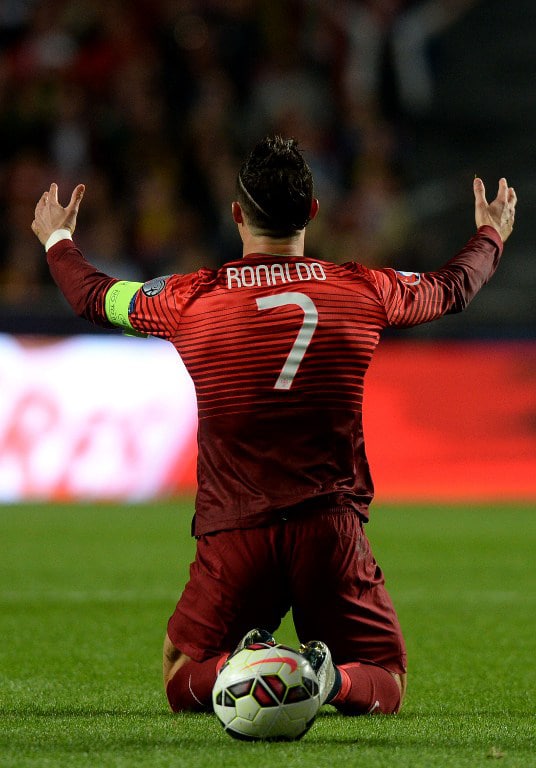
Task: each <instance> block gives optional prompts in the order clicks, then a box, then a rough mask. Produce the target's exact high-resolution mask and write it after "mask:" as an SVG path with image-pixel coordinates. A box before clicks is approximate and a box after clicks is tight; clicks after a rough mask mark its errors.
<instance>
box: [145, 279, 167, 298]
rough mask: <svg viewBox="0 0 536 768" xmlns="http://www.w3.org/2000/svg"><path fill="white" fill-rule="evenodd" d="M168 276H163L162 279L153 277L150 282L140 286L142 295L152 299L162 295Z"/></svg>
mask: <svg viewBox="0 0 536 768" xmlns="http://www.w3.org/2000/svg"><path fill="white" fill-rule="evenodd" d="M169 277H170V275H164V277H154V278H153V279H152V280H148V281H147V282H146V283H144V284H143V286H142V289H141V290H142V293H143V294H145V296H148V297H149V298H150V299H152V298H153V297H154V296H158V294H159V293H162V291H163V290H164V288H165V287H166V283H167V281H168V278H169Z"/></svg>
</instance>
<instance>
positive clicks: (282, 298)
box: [257, 292, 318, 389]
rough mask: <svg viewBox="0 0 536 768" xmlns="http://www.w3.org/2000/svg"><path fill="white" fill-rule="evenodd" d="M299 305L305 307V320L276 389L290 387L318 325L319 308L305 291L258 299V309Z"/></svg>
mask: <svg viewBox="0 0 536 768" xmlns="http://www.w3.org/2000/svg"><path fill="white" fill-rule="evenodd" d="M289 304H290V305H297V306H298V307H300V308H301V309H303V322H302V325H301V328H300V330H299V331H298V335H297V336H296V338H295V340H294V344H293V345H292V348H291V350H290V352H289V353H288V357H287V359H286V361H285V364H284V365H283V367H282V369H281V373H280V374H279V378H278V379H277V381H276V383H275V384H274V389H290V388H291V386H292V382H293V381H294V377H295V376H296V373H297V372H298V368H299V367H300V363H301V361H302V360H303V358H304V355H305V353H306V352H307V347H308V346H309V344H310V342H311V339H312V338H313V334H314V332H315V329H316V326H317V325H318V310H317V308H316V305H315V303H314V301H313V300H312V299H311V298H309V296H306V295H305V293H297V292H296V293H294V292H287V293H275V294H272V295H271V296H263V297H262V298H260V299H257V307H258V309H273V308H274V307H286V306H288V305H289Z"/></svg>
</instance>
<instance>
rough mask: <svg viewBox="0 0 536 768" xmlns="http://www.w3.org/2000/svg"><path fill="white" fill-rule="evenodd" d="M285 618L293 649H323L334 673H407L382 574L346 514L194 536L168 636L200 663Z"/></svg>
mask: <svg viewBox="0 0 536 768" xmlns="http://www.w3.org/2000/svg"><path fill="white" fill-rule="evenodd" d="M289 609H292V616H293V620H294V626H295V629H296V634H297V636H298V639H299V640H300V642H307V641H308V640H322V641H323V642H325V643H327V645H328V646H329V648H330V650H331V653H332V656H333V660H334V662H335V663H336V664H345V663H350V662H355V661H361V662H368V663H374V664H378V665H380V666H382V667H384V668H385V669H388V670H389V671H390V672H397V673H403V672H405V671H406V649H405V645H404V639H403V637H402V632H401V629H400V625H399V622H398V618H397V615H396V612H395V610H394V607H393V604H392V602H391V599H390V597H389V595H388V594H387V591H386V589H385V586H384V578H383V574H382V571H381V569H380V567H379V566H378V565H377V563H376V561H375V560H374V557H373V555H372V552H371V550H370V545H369V542H368V539H367V537H366V535H365V533H364V531H363V527H362V523H361V521H360V519H359V518H358V516H357V515H356V514H355V512H354V511H350V510H349V511H344V512H336V513H332V512H317V513H314V514H303V513H302V514H300V515H297V516H296V517H290V518H289V519H288V520H287V521H283V520H281V521H280V522H277V523H274V524H272V525H268V526H265V527H261V528H246V529H234V530H229V531H220V532H218V533H213V534H207V535H204V536H201V537H200V538H199V539H198V541H197V551H196V557H195V560H194V562H193V563H192V565H191V566H190V579H189V581H188V583H187V584H186V587H185V588H184V592H183V594H182V595H181V598H180V600H179V602H178V603H177V607H176V609H175V612H174V613H173V615H172V616H171V618H170V620H169V623H168V635H169V638H170V640H171V642H172V643H173V644H174V645H175V646H176V647H177V648H178V649H180V650H181V651H182V652H183V653H185V654H187V655H188V656H190V657H191V658H192V659H193V660H194V661H199V662H200V661H204V660H205V659H207V658H209V657H211V656H214V655H220V654H221V653H224V652H230V651H232V650H234V648H235V647H236V645H237V643H238V641H239V640H240V638H241V637H242V636H243V635H244V634H245V633H246V632H248V631H249V630H250V629H252V628H253V627H262V628H263V629H267V630H269V631H270V632H275V630H276V629H277V628H278V626H279V624H280V622H281V619H282V618H283V616H285V614H286V613H287V612H288V610H289Z"/></svg>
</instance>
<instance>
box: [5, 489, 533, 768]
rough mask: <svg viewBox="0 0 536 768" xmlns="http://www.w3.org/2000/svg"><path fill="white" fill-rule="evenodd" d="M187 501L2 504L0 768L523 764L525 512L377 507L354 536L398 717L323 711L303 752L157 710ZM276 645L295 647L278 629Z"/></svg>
mask: <svg viewBox="0 0 536 768" xmlns="http://www.w3.org/2000/svg"><path fill="white" fill-rule="evenodd" d="M190 515H191V503H189V502H188V503H187V502H182V503H179V502H173V503H161V504H153V505H149V504H147V505H139V506H130V507H129V506H114V505H82V506H33V505H32V506H30V505H28V506H7V507H0V542H1V557H0V574H1V579H0V603H1V618H0V637H1V643H0V686H1V688H0V696H1V701H0V714H1V717H0V766H2V768H8V767H11V766H12V767H13V768H24V767H25V766H53V767H54V768H63V767H64V766H65V767H66V768H67V767H70V766H73V767H74V766H76V768H85V767H86V766H87V767H90V766H91V768H107V767H108V766H110V767H111V766H114V767H115V766H117V768H127V767H128V768H137V767H138V766H144V767H145V766H147V768H149V766H151V768H160V767H161V766H162V767H163V766H177V767H180V766H189V767H190V766H191V767H192V768H196V767H197V766H203V767H204V766H210V765H215V764H217V765H218V766H222V767H223V768H227V766H236V767H237V768H244V766H253V767H254V768H268V766H270V768H271V767H272V766H277V765H284V766H285V768H298V767H299V768H302V767H303V768H317V767H324V766H326V767H327V766H329V767H330V768H333V767H334V766H339V765H344V766H367V768H383V766H385V767H386V768H387V767H389V768H391V767H392V766H396V767H397V768H406V767H407V768H410V767H411V768H421V767H423V768H425V767H426V768H431V767H433V766H441V768H443V767H444V768H450V767H451V766H452V768H454V767H456V768H462V767H465V766H467V767H468V768H469V767H470V768H475V767H477V766H489V765H490V764H493V763H494V762H495V761H499V764H500V765H501V766H504V768H513V767H514V766H516V767H517V766H519V768H521V767H522V768H529V766H536V727H535V724H536V720H535V711H536V706H535V705H536V694H535V689H536V685H535V683H536V679H535V651H536V642H535V637H536V612H535V609H536V605H535V595H536V568H535V541H536V510H535V508H534V505H519V506H512V507H499V506H497V507H483V506H482V507H476V506H473V507H454V508H450V507H446V506H438V507H414V508H410V507H397V506H389V507H383V506H382V507H380V506H378V507H376V508H375V509H374V513H373V522H372V523H371V524H370V526H369V537H370V539H371V541H372V543H373V547H374V550H375V553H376V557H377V559H378V560H379V561H380V563H381V564H382V565H383V567H384V570H385V572H386V575H387V583H388V586H389V588H390V591H391V594H392V596H393V598H394V600H395V603H396V605H397V608H398V611H399V615H400V619H401V621H402V625H403V627H404V630H405V634H406V639H407V644H408V651H409V658H410V681H409V689H408V697H407V701H406V705H405V707H404V709H403V710H402V712H401V713H400V714H399V715H398V716H397V717H381V716H380V717H367V718H343V717H342V716H340V715H338V714H336V712H335V710H334V709H332V708H330V707H326V708H325V709H324V710H323V711H322V713H321V715H320V716H319V717H318V719H317V721H316V723H315V724H314V726H313V728H312V729H311V731H310V732H309V733H308V734H307V735H306V736H305V737H304V739H303V740H302V741H301V742H297V743H290V744H260V743H259V744H247V743H242V742H235V741H233V740H232V739H231V738H229V737H228V736H227V735H225V734H224V732H223V730H222V729H221V727H220V726H219V724H218V722H217V721H216V719H215V717H214V716H212V715H206V716H202V715H172V714H171V713H169V712H168V711H167V705H166V702H165V698H164V694H163V691H162V688H161V679H160V654H161V643H162V638H163V635H164V631H165V625H166V621H167V617H168V615H169V614H170V612H171V611H172V609H173V607H174V605H175V601H176V599H177V597H178V595H179V594H180V590H181V587H182V585H183V584H184V582H185V580H186V577H187V571H188V563H189V560H190V557H191V554H192V552H193V542H192V540H191V539H190V538H189V523H190ZM278 639H280V640H282V641H285V642H294V639H295V638H294V635H293V631H292V626H291V625H290V623H289V622H288V621H286V622H285V623H284V625H283V626H282V628H281V630H280V632H279V633H278Z"/></svg>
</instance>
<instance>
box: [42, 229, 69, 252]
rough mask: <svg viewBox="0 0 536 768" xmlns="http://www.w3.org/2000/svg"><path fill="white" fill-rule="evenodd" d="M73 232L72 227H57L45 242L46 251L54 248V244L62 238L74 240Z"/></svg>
mask: <svg viewBox="0 0 536 768" xmlns="http://www.w3.org/2000/svg"><path fill="white" fill-rule="evenodd" d="M72 239H73V237H72V234H71V230H70V229H56V230H55V231H54V232H53V233H52V234H51V235H50V237H49V238H48V240H47V241H46V243H45V251H48V249H49V248H52V246H53V245H56V243H59V242H60V240H72Z"/></svg>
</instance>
